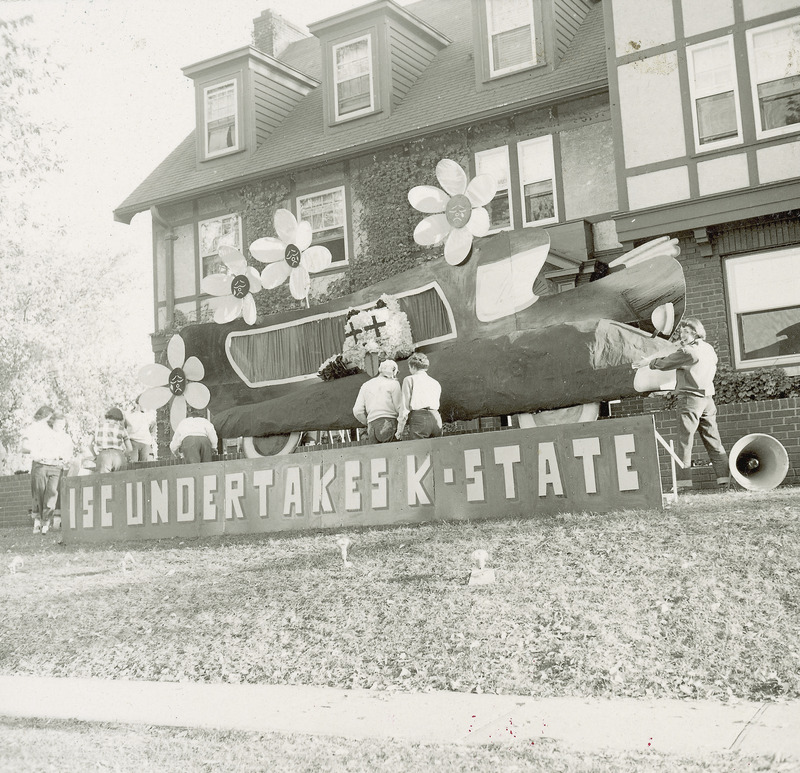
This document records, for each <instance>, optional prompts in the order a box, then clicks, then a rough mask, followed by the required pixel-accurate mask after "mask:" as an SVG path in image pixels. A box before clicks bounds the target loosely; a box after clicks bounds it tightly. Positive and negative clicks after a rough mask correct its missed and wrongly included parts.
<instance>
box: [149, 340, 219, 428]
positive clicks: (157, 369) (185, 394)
mask: <svg viewBox="0 0 800 773" xmlns="http://www.w3.org/2000/svg"><path fill="white" fill-rule="evenodd" d="M167 362H169V367H166V365H160V364H158V363H152V364H151V365H145V366H144V367H143V368H142V369H141V370H140V371H139V381H141V382H142V383H143V384H144V385H145V386H147V387H150V388H149V389H146V390H145V391H144V392H142V394H141V395H139V405H141V406H142V408H144V410H146V411H154V410H156V409H157V408H161V407H162V406H164V405H166V404H167V403H168V402H169V401H170V399H172V406H171V407H170V410H169V423H170V424H171V425H172V428H173V429H176V428H177V426H178V424H179V423H180V422H181V421H183V420H184V419H185V418H186V404H187V403H188V404H189V405H191V406H192V408H198V409H202V408H205V407H206V406H207V405H208V401H209V400H210V399H211V393H210V392H209V391H208V387H207V386H206V385H205V384H200V383H199V382H200V381H201V380H202V378H203V376H204V375H205V369H204V368H203V363H202V362H200V360H198V359H197V357H189V359H188V360H187V359H186V345H185V344H184V342H183V339H182V338H181V337H180V336H179V335H177V334H176V335H174V336H172V338H170V339H169V343H168V344H167Z"/></svg>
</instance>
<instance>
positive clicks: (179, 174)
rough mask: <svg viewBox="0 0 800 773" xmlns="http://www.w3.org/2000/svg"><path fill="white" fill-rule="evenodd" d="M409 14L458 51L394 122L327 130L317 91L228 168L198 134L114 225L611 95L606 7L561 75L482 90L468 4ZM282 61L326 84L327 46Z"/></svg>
mask: <svg viewBox="0 0 800 773" xmlns="http://www.w3.org/2000/svg"><path fill="white" fill-rule="evenodd" d="M406 8H407V10H408V11H409V12H411V13H413V14H415V15H416V16H419V17H420V19H422V20H424V21H425V22H426V23H427V24H429V25H430V26H431V27H433V28H434V29H436V30H439V31H440V32H441V33H442V34H443V35H445V36H446V37H447V38H449V39H450V40H451V41H452V43H451V44H450V45H449V46H447V47H446V48H444V49H443V50H441V51H440V52H439V54H438V55H437V56H436V57H435V58H434V59H433V61H432V62H431V63H430V64H429V65H428V67H427V68H426V70H425V71H424V72H423V73H422V74H421V75H420V77H419V78H418V80H417V81H416V83H414V85H413V87H412V88H411V90H410V91H409V92H408V94H407V95H406V96H405V98H404V99H403V101H402V103H401V104H400V105H398V106H397V108H396V109H394V110H393V111H392V114H391V115H390V116H388V117H387V118H385V119H383V120H378V121H359V120H355V121H352V122H349V123H347V124H346V125H344V126H341V127H337V128H336V129H335V130H334V131H325V127H324V125H323V107H322V91H321V89H320V88H316V89H314V90H313V91H312V92H311V93H310V94H309V95H308V96H306V97H305V98H304V99H303V100H302V101H301V102H300V103H299V104H298V105H297V106H296V107H295V108H294V109H293V110H292V112H291V113H289V115H287V116H286V118H285V119H284V121H283V123H282V124H281V125H280V126H278V127H277V128H276V129H275V130H274V131H273V133H272V134H271V135H270V140H269V142H268V143H265V144H264V145H262V146H261V147H259V148H258V150H257V151H255V152H254V153H241V154H238V155H236V156H233V157H231V158H230V159H226V162H225V163H224V164H219V163H215V164H206V165H204V164H199V165H198V163H197V157H196V143H195V133H194V132H192V133H191V134H190V135H189V136H188V137H187V138H186V139H185V140H184V141H183V142H182V143H181V144H180V145H179V146H178V147H177V148H176V149H175V150H174V151H172V153H170V154H169V155H168V156H167V158H166V159H164V161H162V162H161V163H160V164H159V165H158V166H157V167H156V169H155V170H154V171H153V172H152V173H151V174H150V175H149V176H148V177H147V178H146V179H145V180H144V182H142V183H141V184H140V185H139V186H138V187H137V188H136V190H134V191H133V193H131V194H130V196H128V198H126V199H125V201H123V202H122V204H120V205H119V207H117V209H116V210H115V211H114V216H115V218H116V219H117V220H120V221H123V222H130V219H131V218H132V217H133V215H135V214H136V213H137V212H141V211H143V210H145V209H148V208H149V207H150V206H151V205H153V204H156V205H157V204H160V203H166V202H168V201H176V200H179V199H185V198H192V197H195V196H198V195H203V194H205V193H209V192H212V191H214V190H219V189H221V188H224V187H231V186H234V185H237V184H242V183H245V182H247V181H250V180H254V179H258V178H262V177H267V176H274V175H279V174H282V173H285V172H288V171H290V170H299V169H303V168H308V167H311V166H314V165H318V164H320V163H322V162H324V163H328V162H330V161H335V160H340V159H345V158H351V157H353V156H357V155H361V154H363V153H365V152H369V151H373V150H375V149H377V148H380V147H387V146H391V145H393V144H396V143H398V142H404V141H407V140H410V139H414V138H418V137H421V136H424V135H429V134H434V133H437V132H440V131H443V130H446V129H447V128H450V127H455V126H463V125H465V124H468V123H472V122H476V121H480V120H486V119H490V118H497V117H500V116H502V115H509V114H512V113H514V112H519V111H520V110H522V109H526V108H528V107H534V106H537V105H549V104H552V103H553V102H554V101H558V100H561V99H566V98H569V97H570V96H572V95H574V96H577V95H579V94H583V93H591V92H592V91H600V90H603V89H605V88H607V83H608V77H607V70H606V59H605V42H604V34H603V16H602V8H601V6H600V4H597V5H596V6H595V7H594V8H592V9H591V10H590V11H589V13H588V15H587V16H586V18H585V19H584V22H583V24H582V25H581V27H580V29H579V30H578V31H577V34H576V35H575V38H574V39H573V41H572V44H571V45H570V47H569V48H568V50H567V51H566V52H565V54H564V57H563V59H562V60H561V62H560V63H559V66H558V67H557V68H556V69H555V70H554V71H553V72H550V73H537V74H535V75H534V76H532V77H531V78H530V79H509V82H507V83H503V82H502V79H501V80H500V81H498V82H497V84H496V85H493V86H492V87H490V88H484V89H480V90H479V89H478V88H477V87H476V82H475V62H474V61H473V32H472V23H473V20H472V4H471V3H467V2H465V0H420V2H417V3H413V4H411V5H408V6H406ZM280 59H281V61H283V62H285V63H286V64H287V65H288V66H290V67H292V68H294V69H296V70H299V71H300V72H301V73H303V74H305V75H307V76H309V77H311V78H314V79H316V80H321V78H322V71H321V70H322V66H321V65H322V63H321V50H320V42H319V40H318V39H317V38H315V37H311V38H306V39H305V40H300V41H298V42H296V43H293V44H291V45H290V46H289V48H287V50H286V51H285V52H284V54H283V55H282V56H281V57H280Z"/></svg>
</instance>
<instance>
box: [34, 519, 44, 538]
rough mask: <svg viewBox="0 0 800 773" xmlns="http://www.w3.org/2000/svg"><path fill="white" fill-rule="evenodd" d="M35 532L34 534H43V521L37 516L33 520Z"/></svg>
mask: <svg viewBox="0 0 800 773" xmlns="http://www.w3.org/2000/svg"><path fill="white" fill-rule="evenodd" d="M33 533H34V534H41V533H42V521H41V519H39V518H36V519H34V521H33Z"/></svg>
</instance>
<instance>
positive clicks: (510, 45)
mask: <svg viewBox="0 0 800 773" xmlns="http://www.w3.org/2000/svg"><path fill="white" fill-rule="evenodd" d="M534 1H535V0H486V27H487V32H488V36H489V74H490V75H492V76H494V75H504V74H505V73H509V72H514V71H515V70H520V69H523V68H525V67H530V66H531V65H534V64H536V34H535V29H534V18H533V3H534Z"/></svg>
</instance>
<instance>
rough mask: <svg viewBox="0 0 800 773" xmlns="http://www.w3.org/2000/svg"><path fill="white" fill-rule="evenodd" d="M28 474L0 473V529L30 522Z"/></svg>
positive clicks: (29, 480) (26, 524)
mask: <svg viewBox="0 0 800 773" xmlns="http://www.w3.org/2000/svg"><path fill="white" fill-rule="evenodd" d="M30 506H31V476H30V475H0V529H3V528H10V527H13V526H28V525H29V524H30V523H31V518H30V515H28V508H30Z"/></svg>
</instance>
